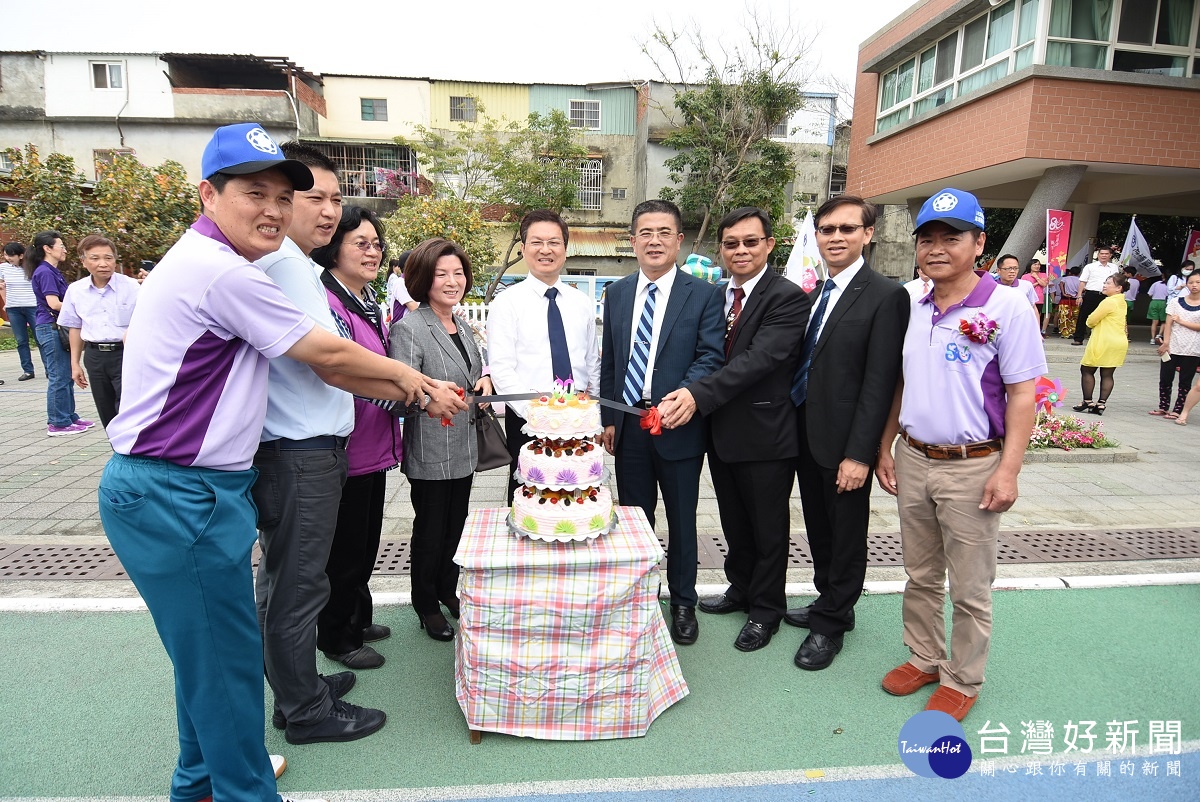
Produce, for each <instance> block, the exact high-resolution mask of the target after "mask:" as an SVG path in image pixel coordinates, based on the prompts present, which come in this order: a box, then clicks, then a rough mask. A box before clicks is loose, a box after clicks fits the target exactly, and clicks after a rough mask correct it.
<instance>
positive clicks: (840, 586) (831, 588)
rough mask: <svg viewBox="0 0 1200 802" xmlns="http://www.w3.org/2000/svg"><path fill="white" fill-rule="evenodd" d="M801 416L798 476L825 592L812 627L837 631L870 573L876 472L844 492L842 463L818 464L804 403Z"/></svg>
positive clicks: (820, 589)
mask: <svg viewBox="0 0 1200 802" xmlns="http://www.w3.org/2000/svg"><path fill="white" fill-rule="evenodd" d="M796 416H797V422H798V424H799V425H798V427H797V428H798V429H799V432H800V457H799V459H798V461H797V464H796V478H797V480H798V483H799V486H800V504H801V506H802V507H803V508H804V529H805V531H806V532H807V533H808V547H809V551H810V552H811V553H812V558H813V584H815V585H816V586H817V593H818V594H819V595H818V596H817V599H816V601H815V602H813V606H812V610H811V611H810V613H809V621H810V625H809V630H810V631H812V632H816V633H818V634H821V635H827V636H829V637H834V636H836V635H840V634H842V633H843V632H845V631H846V630H847V629H848V628H849V626H850V621H851V619H850V616H851V614H853V612H854V605H855V604H856V603H857V602H858V598H859V596H861V595H862V590H863V583H864V582H865V581H866V578H867V525H868V523H869V521H870V517H871V481H870V480H871V478H872V477H871V476H870V475H869V474H868V476H867V481H866V482H864V483H863V486H862V487H860V488H859V489H858V490H852V491H850V492H848V493H838V492H837V474H838V469H837V468H826V467H824V466H822V465H819V464H817V461H816V460H815V459H813V456H812V451H811V450H810V449H809V447H808V432H807V424H806V421H805V417H806V416H805V409H804V407H803V406H801V407H800V408H799V409H797V410H796Z"/></svg>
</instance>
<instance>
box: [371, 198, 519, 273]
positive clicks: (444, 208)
mask: <svg viewBox="0 0 1200 802" xmlns="http://www.w3.org/2000/svg"><path fill="white" fill-rule="evenodd" d="M383 225H384V229H385V231H386V233H387V240H388V246H389V249H390V250H391V251H392V252H393V253H400V252H401V251H405V250H408V249H409V248H412V247H414V246H416V245H417V244H418V243H420V242H423V241H424V240H427V239H429V238H431V237H445V238H446V239H448V240H452V241H453V242H455V243H457V244H458V245H459V246H461V247H462V249H463V250H464V251H466V253H467V257H468V258H469V259H470V260H471V269H472V271H473V272H474V274H475V275H474V278H475V288H476V289H474V290H473V291H472V294H473V295H480V294H481V292H480V290H479V288H481V287H484V286H485V285H487V284H489V283H490V282H491V280H492V278H493V270H492V267H493V266H494V265H495V264H496V259H497V258H498V257H499V252H498V251H497V249H496V244H495V242H493V241H492V237H491V234H490V232H489V231H488V227H487V224H486V223H485V222H484V221H483V218H482V217H481V216H480V214H479V207H478V206H477V205H476V204H473V203H471V202H469V201H465V200H461V199H460V198H456V197H449V198H433V197H429V196H420V195H410V196H408V197H405V198H401V199H400V201H399V203H398V204H397V206H396V211H394V212H392V213H391V214H390V215H388V216H387V217H385V218H383Z"/></svg>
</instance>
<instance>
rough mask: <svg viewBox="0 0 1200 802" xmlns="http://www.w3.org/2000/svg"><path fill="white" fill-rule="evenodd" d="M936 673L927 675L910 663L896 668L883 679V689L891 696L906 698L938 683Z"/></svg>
mask: <svg viewBox="0 0 1200 802" xmlns="http://www.w3.org/2000/svg"><path fill="white" fill-rule="evenodd" d="M938 676H939V675H938V673H937V672H936V671H935V672H933V673H932V674H927V673H926V672H924V671H922V670H921V669H919V668H917V667H916V666H914V665H913V664H912V663H908V662H906V663H904V664H903V665H899V666H896V667H895V668H893V669H892V670H891V671H889V672H888V673H887V676H885V677H884V678H883V689H884V690H885V691H887V692H888V693H890V694H891V695H892V696H908V695H909V694H910V693H916V692H917V691H918V690H920V689H921V688H923V687H925V686H926V685H929V684H930V683H933V682H937V681H938Z"/></svg>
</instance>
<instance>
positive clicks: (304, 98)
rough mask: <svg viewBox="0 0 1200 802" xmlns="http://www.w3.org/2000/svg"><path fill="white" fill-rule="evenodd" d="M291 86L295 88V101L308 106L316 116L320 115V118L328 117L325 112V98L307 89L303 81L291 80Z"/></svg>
mask: <svg viewBox="0 0 1200 802" xmlns="http://www.w3.org/2000/svg"><path fill="white" fill-rule="evenodd" d="M292 85H293V86H295V87H296V99H297V100H299V101H300V102H301V103H303V104H304V105H305V106H308V107H309V108H310V109H312V110H313V111H315V112H316V113H317V114H320V115H321V116H322V117H328V116H329V113H328V112H327V111H326V110H325V98H323V97H322V96H320V95H318V94H317V93H316V92H314V91H313V90H311V89H309V87H308V84H306V83H304V82H303V81H295V80H293V82H292Z"/></svg>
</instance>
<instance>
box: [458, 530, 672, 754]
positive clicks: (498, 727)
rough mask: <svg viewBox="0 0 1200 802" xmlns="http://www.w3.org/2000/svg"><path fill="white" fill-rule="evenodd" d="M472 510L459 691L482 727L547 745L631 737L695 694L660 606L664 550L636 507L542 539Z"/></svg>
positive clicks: (462, 585)
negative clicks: (596, 532) (581, 536)
mask: <svg viewBox="0 0 1200 802" xmlns="http://www.w3.org/2000/svg"><path fill="white" fill-rule="evenodd" d="M508 512H509V510H508V508H507V507H504V508H498V509H483V510H476V511H474V512H473V513H472V514H471V517H470V518H468V520H467V524H466V527H465V529H464V530H463V536H462V540H461V541H460V543H459V547H458V551H457V552H456V553H455V555H454V561H455V562H456V563H458V564H459V565H460V566H461V567H462V569H463V570H462V573H461V576H460V579H459V600H460V607H461V615H462V617H461V618H460V619H459V633H458V637H457V638H456V639H455V695H456V696H457V698H458V703H459V706H461V707H462V710H463V714H464V715H465V716H466V720H467V726H468V728H469V729H470V731H471V741H472V742H473V743H478V742H479V738H480V733H482V732H500V733H507V734H509V735H518V736H525V737H530V738H542V739H548V740H564V741H566V740H600V739H606V738H634V737H639V736H642V735H645V734H646V730H647V729H649V727H650V724H651V722H653V721H654V719H655V718H657V717H658V715H659V714H660V713H662V711H664V710H666V709H667V708H668V707H670V706H671V705H672V704H674V703H675V702H677V701H679V700H680V699H682V698H683V697H684V696H686V695H687V693H688V688H687V684H686V683H685V682H684V679H683V674H682V672H681V671H680V669H679V661H678V658H677V657H676V654H675V646H674V644H673V643H672V642H671V636H670V633H669V631H668V629H667V625H666V621H665V620H664V619H663V614H662V611H661V608H660V606H659V603H658V590H659V574H658V562H659V560H661V559H662V555H663V552H662V547H661V546H660V545H659V543H658V540H657V539H656V538H655V536H654V532H653V530H652V529H651V528H650V525H649V523H648V522H647V520H646V516H645V514H644V513H643V512H642V510H641V509H640V508H638V507H618V508H617V524H616V526H615V528H613V530H612V531H610V532H608V533H607V534H604V535H601V536H599V537H597V538H593V539H590V540H583V541H577V542H565V543H555V542H549V543H548V542H542V541H534V540H530V539H529V538H527V537H524V536H521V535H515V534H513V533H512V532H510V531H509V528H508V524H507V517H508Z"/></svg>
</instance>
